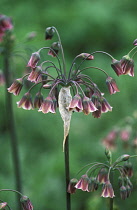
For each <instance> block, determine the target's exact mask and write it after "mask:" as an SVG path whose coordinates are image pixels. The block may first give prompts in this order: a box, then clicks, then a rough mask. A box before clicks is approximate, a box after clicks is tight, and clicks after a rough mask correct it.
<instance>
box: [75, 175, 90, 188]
mask: <svg viewBox="0 0 137 210" xmlns="http://www.w3.org/2000/svg"><path fill="white" fill-rule="evenodd" d="M89 183H90V179H89V177H88V176H87V174H84V175H82V176H81V179H80V180H79V181H78V182H77V184H76V185H75V188H77V189H81V190H82V191H88V185H89Z"/></svg>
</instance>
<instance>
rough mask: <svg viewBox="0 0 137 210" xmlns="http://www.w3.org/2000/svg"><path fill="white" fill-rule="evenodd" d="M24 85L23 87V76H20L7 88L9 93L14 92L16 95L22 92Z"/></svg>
mask: <svg viewBox="0 0 137 210" xmlns="http://www.w3.org/2000/svg"><path fill="white" fill-rule="evenodd" d="M22 87H23V83H22V78H19V79H16V80H15V81H14V82H13V83H12V85H11V86H10V87H9V88H8V89H7V90H8V92H9V93H13V94H14V95H15V96H16V95H19V94H20V91H21V89H22Z"/></svg>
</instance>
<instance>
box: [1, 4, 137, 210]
mask: <svg viewBox="0 0 137 210" xmlns="http://www.w3.org/2000/svg"><path fill="white" fill-rule="evenodd" d="M0 9H1V14H5V15H7V16H10V17H12V19H13V23H14V33H15V36H16V50H17V51H19V52H20V53H21V52H22V55H23V57H18V56H16V57H14V60H13V66H12V67H13V68H12V69H13V72H14V77H15V78H18V77H20V76H21V75H23V72H24V71H25V70H26V64H27V62H28V60H29V57H30V55H31V53H32V52H34V51H36V50H37V49H39V48H41V47H43V46H47V45H48V46H50V44H51V41H45V40H44V31H45V28H46V27H48V26H55V27H56V28H57V29H58V31H59V33H60V35H61V38H62V43H63V47H64V51H65V57H66V63H67V68H69V67H70V65H71V62H72V60H73V58H74V57H75V56H76V55H77V54H80V53H82V52H92V51H95V50H103V51H106V52H108V53H110V54H112V55H113V56H114V57H115V58H116V59H121V57H122V56H123V55H125V54H127V53H128V52H129V50H130V49H131V48H132V42H133V40H134V39H136V38H137V24H136V19H137V13H136V11H137V4H136V3H135V1H134V0H130V1H128V0H125V1H119V0H114V1H109V0H104V1H101V0H98V1H95V0H92V1H90V0H81V1H78V0H73V1H72V0H70V1H63V0H58V1H56V0H51V1H45V0H41V1H38V0H27V1H23V0H20V1H17V0H1V1H0ZM31 31H36V33H37V36H36V37H35V38H34V39H33V40H32V41H30V42H25V37H26V35H27V34H28V33H29V32H31ZM54 40H55V41H56V38H54ZM24 48H25V49H26V50H24ZM43 57H44V58H45V57H47V58H48V56H47V54H46V52H45V51H44V53H43ZM48 59H49V58H48ZM135 59H136V57H135ZM0 62H1V64H0V68H2V60H1V59H0ZM91 62H92V61H91ZM110 62H111V61H110V59H109V58H107V56H105V55H96V58H95V60H94V61H93V63H94V65H96V66H98V67H102V68H103V69H105V70H106V71H107V72H109V73H110V75H111V76H112V77H114V78H115V79H116V81H117V84H118V86H119V89H120V93H117V94H115V95H112V96H110V95H109V93H108V90H107V87H106V84H105V77H104V75H103V74H101V73H100V72H96V71H95V70H94V71H92V72H91V71H87V73H89V74H90V75H91V76H92V78H93V81H94V82H97V84H98V86H99V87H100V89H101V90H102V92H105V97H106V98H107V100H108V101H109V103H110V104H111V106H113V111H112V112H110V113H107V114H103V115H102V117H101V118H100V119H94V118H93V117H92V116H91V115H89V116H85V115H83V113H74V114H73V117H72V122H71V130H70V167H71V168H70V169H71V177H72V178H73V177H74V176H75V174H76V173H77V171H78V170H79V169H80V168H81V167H82V166H84V165H85V164H87V163H89V162H92V161H102V160H104V161H106V159H105V156H104V147H103V146H102V144H101V138H103V137H104V136H105V135H106V134H107V133H108V132H109V130H110V129H111V128H112V126H114V125H116V124H117V123H118V122H119V121H120V120H121V119H123V118H125V117H126V116H131V115H132V113H133V112H134V111H135V109H136V105H137V96H136V84H137V83H136V80H137V79H136V75H137V73H136V71H135V77H134V78H131V77H129V76H120V77H117V76H116V75H115V73H114V72H113V70H112V69H111V67H110ZM88 64H89V62H88V63H87V65H88ZM135 64H136V61H135ZM135 70H136V68H135ZM0 89H1V91H0V110H1V114H0V165H1V170H0V188H13V189H14V187H15V186H14V173H13V164H12V158H11V149H10V142H9V136H8V131H7V130H6V125H5V121H6V120H5V118H6V110H5V98H4V95H5V88H4V86H2V87H0ZM22 95H23V92H22V93H21V94H20V96H17V97H14V96H13V106H14V112H15V119H16V129H17V134H18V139H19V151H20V159H21V172H22V185H23V192H24V193H25V194H26V195H28V196H29V197H30V199H31V201H32V203H33V205H34V207H35V208H34V209H37V210H38V209H41V210H46V209H47V210H53V209H54V210H55V209H56V210H64V209H65V192H64V191H65V186H64V161H63V156H64V154H63V152H62V140H63V122H62V120H61V118H60V115H59V112H58V111H57V113H56V114H54V115H53V114H47V115H44V114H43V113H39V112H37V110H34V111H25V110H23V109H18V108H17V106H16V102H17V101H19V100H20V98H21V96H22ZM134 129H136V128H134ZM121 153H128V151H125V150H124V149H121V148H120V149H118V147H117V150H115V151H114V152H113V156H114V158H117V157H118V155H121ZM129 153H131V151H129ZM133 164H134V166H136V161H134V160H133ZM135 169H137V167H135ZM136 175H137V172H136V174H135V176H134V177H133V178H132V181H133V182H134V190H133V193H132V195H131V197H130V198H129V199H127V200H125V201H123V200H121V199H120V198H119V190H118V188H117V184H116V185H115V190H116V193H115V194H116V198H115V209H120V210H122V209H123V210H125V209H129V208H130V209H135V208H136V207H135V206H136V196H137V184H136V178H137V176H136ZM100 193H101V189H100V190H98V191H97V192H95V193H84V192H82V191H77V193H76V194H75V195H72V209H75V210H91V209H92V210H100V209H102V210H106V209H107V205H108V203H107V199H103V198H100V197H99V196H100ZM11 194H12V193H8V192H3V193H1V199H3V200H5V201H7V202H9V204H11V206H12V207H13V209H16V207H15V202H14V196H13V195H11Z"/></svg>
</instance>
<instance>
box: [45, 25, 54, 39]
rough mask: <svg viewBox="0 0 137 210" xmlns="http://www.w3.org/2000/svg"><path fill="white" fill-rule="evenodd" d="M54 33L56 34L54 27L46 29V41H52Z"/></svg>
mask: <svg viewBox="0 0 137 210" xmlns="http://www.w3.org/2000/svg"><path fill="white" fill-rule="evenodd" d="M54 33H55V30H54V29H53V28H52V27H48V28H46V30H45V39H46V40H50V39H52V37H53V35H54Z"/></svg>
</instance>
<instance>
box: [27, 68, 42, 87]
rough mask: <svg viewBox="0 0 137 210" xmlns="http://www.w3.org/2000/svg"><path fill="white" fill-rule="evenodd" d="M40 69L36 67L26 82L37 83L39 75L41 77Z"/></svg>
mask: <svg viewBox="0 0 137 210" xmlns="http://www.w3.org/2000/svg"><path fill="white" fill-rule="evenodd" d="M41 72H42V71H41V67H40V66H36V67H35V68H34V69H33V70H32V71H31V73H30V75H29V77H28V80H29V81H31V82H35V83H37V82H38V81H39V78H40V75H41Z"/></svg>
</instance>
